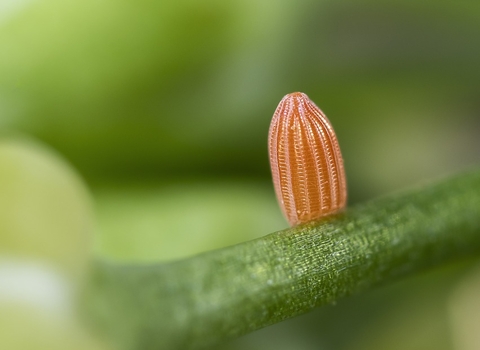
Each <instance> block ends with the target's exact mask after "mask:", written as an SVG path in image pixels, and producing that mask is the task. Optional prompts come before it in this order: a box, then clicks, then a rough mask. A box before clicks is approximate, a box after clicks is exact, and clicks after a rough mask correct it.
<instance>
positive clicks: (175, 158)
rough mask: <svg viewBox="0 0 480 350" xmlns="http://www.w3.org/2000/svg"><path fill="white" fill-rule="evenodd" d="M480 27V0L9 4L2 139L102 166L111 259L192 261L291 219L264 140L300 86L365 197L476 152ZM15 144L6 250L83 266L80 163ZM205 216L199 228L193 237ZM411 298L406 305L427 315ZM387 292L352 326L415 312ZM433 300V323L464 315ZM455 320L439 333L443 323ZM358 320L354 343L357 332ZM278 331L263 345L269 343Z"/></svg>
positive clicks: (103, 224)
mask: <svg viewBox="0 0 480 350" xmlns="http://www.w3.org/2000/svg"><path fill="white" fill-rule="evenodd" d="M479 37H480V2H478V1H476V0H470V1H462V2H453V1H447V0H439V1H436V2H434V3H432V2H431V1H426V0H421V1H414V0H403V1H400V0H393V1H390V0H389V1H386V0H367V1H363V2H358V1H353V0H346V1H333V0H322V1H313V0H300V1H287V0H281V1H268V0H266V1H257V0H236V1H230V2H225V1H220V0H205V1H201V2H199V1H194V0H182V1H148V0H141V1H129V0H117V1H112V0H99V1H91V0H85V1H60V0H16V1H15V0H0V131H1V133H0V134H2V135H8V134H9V133H11V132H14V133H16V134H18V133H19V134H27V135H29V136H32V137H34V138H36V139H38V140H40V141H41V142H43V143H45V144H47V145H48V146H49V147H52V148H54V149H55V150H56V151H58V152H59V153H60V154H61V155H62V156H64V157H66V158H67V160H68V161H69V162H70V163H71V164H73V167H74V168H76V169H77V170H78V171H79V172H80V174H81V175H82V176H83V177H85V178H86V180H87V182H88V184H89V185H90V187H91V188H92V190H93V196H94V198H95V201H96V215H97V221H98V227H99V229H98V230H97V234H96V236H95V246H94V248H95V252H96V254H98V255H103V256H105V257H108V258H111V259H115V260H122V261H132V260H133V261H143V262H147V261H148V262H151V261H154V260H164V259H171V258H179V257H183V256H187V255H191V254H195V253H198V252H201V251H204V250H208V249H212V248H216V247H220V246H223V245H228V244H234V243H237V242H241V241H242V240H246V239H251V238H254V237H257V236H259V235H263V234H266V233H269V232H271V231H274V230H277V229H279V228H281V227H283V226H284V225H286V224H285V221H284V220H283V219H282V218H280V214H279V211H278V209H277V207H276V203H275V199H274V195H273V189H272V186H271V185H270V179H269V177H270V175H269V169H268V157H267V151H266V135H267V130H268V125H269V122H270V118H271V115H272V114H273V111H274V109H275V107H276V104H277V103H278V102H279V101H280V99H281V98H282V96H283V95H285V94H286V93H289V92H292V91H303V92H306V93H307V94H308V95H309V96H310V97H311V98H312V99H313V100H314V101H315V102H316V103H317V104H318V105H319V106H320V107H321V108H322V109H323V110H324V111H325V112H326V114H327V115H328V116H329V118H330V120H331V121H332V123H333V125H334V127H335V130H336V131H337V135H338V137H339V140H340V145H341V147H342V152H343V155H344V158H345V164H346V168H347V177H348V184H349V197H350V203H354V202H356V201H360V200H365V199H367V198H371V197H373V196H376V195H379V194H382V193H384V192H387V191H390V190H394V189H397V188H401V187H404V186H406V185H409V184H411V183H415V182H418V181H423V180H425V179H428V178H432V177H437V176H439V175H442V174H446V173H451V172H455V171H457V170H458V169H461V168H463V167H465V166H468V165H469V164H472V163H474V162H477V161H478V160H479V155H480V138H479V137H478V135H479V130H480V118H479V114H480V104H479V101H480V100H479V94H478V92H479V91H480V69H479V63H478V62H480V45H478V38H479ZM4 144H5V143H4V142H2V144H1V145H2V148H1V149H0V208H1V211H0V219H1V220H0V248H1V249H3V250H2V251H1V252H2V254H4V253H5V252H6V253H8V254H13V253H21V254H24V255H25V256H29V257H47V259H52V261H57V262H58V261H61V262H62V264H63V262H65V264H66V265H70V264H72V266H76V263H75V262H74V261H84V260H85V259H86V252H87V248H85V247H86V246H85V245H84V243H83V239H84V238H86V237H87V236H88V233H89V229H85V227H84V226H83V219H84V218H89V214H86V211H88V209H85V211H84V209H83V208H84V207H82V205H84V204H81V203H80V202H82V203H83V201H84V199H80V197H82V196H84V195H83V194H82V195H80V197H77V193H78V192H77V191H80V192H81V191H83V190H81V189H80V188H82V185H81V183H79V182H78V180H77V179H76V178H75V177H76V175H74V173H73V172H72V171H71V169H69V168H68V166H67V165H65V163H64V161H63V160H58V159H57V158H56V157H57V156H56V155H52V154H51V153H50V151H45V148H44V147H43V146H39V145H38V144H35V145H33V144H31V143H28V144H24V143H23V141H22V142H21V143H20V144H17V141H14V143H13V144H16V145H17V146H15V147H14V148H13V149H10V148H9V147H10V146H8V147H7V148H5V147H4V146H3V145H4ZM5 150H6V151H5ZM1 152H3V153H1ZM12 152H13V153H12ZM12 154H13V155H12ZM19 172H21V173H22V174H24V176H18V175H16V174H18V173H19ZM79 189H80V190H79ZM82 198H83V197H82ZM77 200H79V202H78V203H77V202H76V201H77ZM87 201H88V200H87ZM14 203H17V204H15V206H14ZM87 207H88V205H87ZM12 208H13V209H12ZM52 208H53V209H52ZM23 218H37V219H38V220H37V221H35V220H33V219H29V220H26V219H25V220H23ZM87 221H88V220H87ZM12 222H14V224H12ZM20 224H21V225H20ZM69 225H71V226H69ZM7 226H8V228H7ZM191 226H195V227H197V228H199V227H200V228H201V229H200V228H199V229H198V232H197V233H198V235H197V236H195V237H185V236H184V234H185V233H186V232H190V231H191V229H190V227H191ZM12 227H13V229H12ZM11 232H14V233H13V234H12V233H11ZM65 232H68V233H69V235H65ZM245 232H248V233H249V234H250V235H249V236H245V235H244V233H245ZM83 235H85V236H83ZM47 236H48V237H58V239H57V238H55V239H53V238H46V237H47ZM26 237H28V239H27V238H26ZM71 237H74V238H73V239H71V240H70V238H71ZM77 239H78V242H80V243H78V245H77V244H76V243H75V242H77ZM44 242H47V243H48V242H50V243H51V244H50V243H48V244H45V243H44ZM72 247H73V248H72ZM77 259H78V260H77ZM67 261H68V262H67ZM425 289H426V290H428V291H432V290H435V289H436V287H435V286H433V287H432V285H428V286H427V285H426V286H425ZM392 293H393V292H392ZM400 294H401V293H400ZM392 295H393V294H392ZM412 300H413V301H412V303H410V304H409V303H408V302H405V304H404V305H405V306H404V311H405V314H404V315H417V314H418V313H417V311H418V301H416V300H415V297H412ZM419 300H420V299H419ZM422 300H423V299H422ZM375 303H376V302H375ZM375 303H372V302H367V301H365V300H363V299H361V298H360V299H355V300H354V301H352V302H351V304H348V305H349V306H348V307H347V306H345V307H344V308H343V309H342V310H343V311H342V312H341V313H339V315H340V316H338V317H339V318H338V319H339V320H341V321H338V322H337V323H336V324H337V325H338V327H340V328H341V327H343V326H342V325H343V323H344V322H347V320H349V319H350V318H351V317H353V316H355V317H357V318H359V319H363V318H365V317H367V316H369V317H371V319H372V320H371V324H377V323H375V322H378V324H382V322H383V320H393V321H392V322H396V321H395V320H397V321H398V322H400V323H401V322H402V320H405V318H404V315H403V316H402V315H399V314H398V315H399V316H398V317H397V313H395V314H394V315H395V316H388V315H384V314H383V313H378V314H377V313H374V314H372V315H369V314H370V311H369V310H370V309H369V307H371V306H372V304H375ZM346 305H347V304H346ZM382 305H383V306H382ZM402 305H403V304H402ZM424 306H425V311H424V313H425V316H424V317H425V320H427V319H429V318H430V319H432V320H437V321H438V320H443V321H445V320H446V318H447V317H448V316H446V315H443V316H442V315H438V314H437V313H436V310H435V307H432V308H429V305H424ZM382 307H386V306H385V304H381V305H380V306H379V308H382ZM356 309H359V310H360V311H358V310H357V311H358V312H357V311H355V310H356ZM333 310H334V311H325V312H326V313H328V312H330V313H331V314H335V313H336V312H337V311H338V309H333ZM352 310H353V311H352ZM422 310H423V309H422ZM400 311H402V310H400ZM400 311H399V312H400ZM355 312H357V313H355ZM422 312H423V311H422ZM352 315H353V316H352ZM330 316H331V315H330ZM377 316H378V319H377V321H374V320H373V319H374V318H375V317H377ZM389 317H390V318H389ZM412 317H416V316H412ZM419 317H420V316H419ZM422 317H423V316H422ZM415 319H416V320H418V322H419V323H418V324H419V326H418V327H419V328H422V327H423V325H425V324H427V323H428V322H427V321H424V322H423V321H421V320H422V319H421V318H418V319H417V318H415ZM0 321H1V320H0ZM443 321H439V322H438V323H434V324H437V325H439V326H438V327H436V326H435V327H436V328H435V330H434V331H432V332H431V333H429V334H437V335H438V334H443V333H444V329H445V328H444V323H442V322H443ZM299 322H300V321H299ZM388 322H390V321H388ZM327 323H328V322H327ZM361 323H362V322H358V323H355V324H352V327H351V329H350V331H351V333H350V335H349V334H347V335H342V337H345V338H346V339H345V344H347V343H348V342H349V341H353V340H352V339H357V338H355V337H357V333H358V332H361V331H362V330H364V328H362V327H361V326H360V324H361ZM407 323H408V322H407V321H406V322H405V324H407ZM299 324H301V323H299ZM369 324H370V323H369ZM302 327H304V326H299V327H297V328H296V330H298V329H301V328H302ZM375 327H376V326H375ZM375 327H374V326H372V328H371V329H376V331H377V332H378V334H379V336H381V335H382V334H387V335H385V339H387V340H385V342H383V340H382V342H380V341H379V340H378V341H376V343H375V344H377V348H385V347H384V344H389V343H390V344H391V343H392V342H396V341H397V340H396V339H397V336H398V334H403V335H404V334H405V333H409V332H410V331H411V330H410V329H409V328H408V327H403V326H401V325H399V326H398V327H396V326H395V327H393V326H392V327H393V328H394V329H397V333H395V332H393V333H395V334H393V333H389V331H388V330H386V331H385V332H383V331H382V330H381V329H378V328H375ZM380 328H381V327H380ZM386 328H388V327H387V326H385V328H384V329H386ZM354 330H357V331H356V332H357V333H355V331H354ZM308 332H310V333H308ZM315 332H317V330H316V329H314V330H310V331H306V330H305V331H298V333H295V335H292V337H293V338H291V339H294V340H293V341H292V344H296V345H297V346H298V347H296V348H298V349H300V348H301V346H300V345H301V344H302V343H305V344H308V345H306V347H305V348H306V349H309V348H315V349H318V348H319V347H318V344H324V348H325V349H336V348H340V345H338V343H335V341H332V340H331V339H333V338H332V337H337V336H338V335H335V334H336V333H334V332H333V331H332V332H331V333H329V332H323V333H321V336H320V337H313V338H312V336H311V334H313V333H315ZM364 332H373V331H371V330H368V331H367V330H364ZM382 332H383V333H382ZM304 333H305V334H304ZM306 333H308V334H310V335H307V334H306ZM272 334H273V335H269V334H266V335H265V338H261V336H260V337H259V338H258V339H257V340H256V342H257V343H256V344H267V345H265V346H263V347H262V348H268V347H269V345H268V344H272V343H271V342H272V340H271V339H270V338H269V337H277V336H278V333H276V334H275V333H272ZM285 334H290V335H291V333H285ZM352 334H353V335H352ZM358 337H359V339H360V338H361V339H362V340H359V342H361V344H365V345H362V346H363V348H371V349H373V348H374V346H373V345H372V344H373V343H372V342H374V341H373V340H371V339H370V340H369V339H367V338H368V336H367V337H366V338H365V337H363V336H360V335H358ZM435 337H436V336H434V335H432V336H429V337H427V338H428V339H433V338H435ZM262 339H263V340H262ZM266 339H267V340H266ZM280 339H283V338H280ZM370 341H372V342H370ZM262 342H263V343H262ZM426 342H427V343H428V340H426ZM284 344H289V342H288V341H286V340H285V341H284ZM312 344H313V345H312ZM378 344H380V345H378ZM401 344H404V343H401ZM405 344H407V343H405ZM430 344H433V345H432V346H437V345H436V344H438V343H437V342H435V341H432V342H431V343H430ZM239 346H240V345H239ZM292 346H293V345H292ZM308 346H310V347H308ZM312 346H313V347H312ZM247 347H248V348H254V346H253V345H252V344H251V343H250V344H249V345H248V346H247ZM359 347H360V346H359ZM343 348H348V347H347V345H345V347H343ZM350 348H356V347H355V346H353V347H350ZM404 348H409V345H405V347H404ZM411 348H414V347H413V346H411ZM435 348H438V347H435Z"/></svg>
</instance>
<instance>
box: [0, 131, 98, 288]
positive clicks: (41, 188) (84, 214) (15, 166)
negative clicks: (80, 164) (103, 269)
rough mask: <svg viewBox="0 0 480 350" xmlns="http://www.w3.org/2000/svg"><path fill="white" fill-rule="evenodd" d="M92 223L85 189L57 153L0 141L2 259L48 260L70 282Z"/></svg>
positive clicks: (80, 268)
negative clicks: (67, 277) (69, 278)
mask: <svg viewBox="0 0 480 350" xmlns="http://www.w3.org/2000/svg"><path fill="white" fill-rule="evenodd" d="M92 226H93V219H92V212H91V205H90V200H89V197H88V194H87V191H86V188H85V186H84V184H83V183H82V181H81V180H80V178H79V176H77V174H76V173H75V172H74V171H73V170H72V168H71V167H70V166H69V165H68V164H67V163H66V162H65V161H64V160H63V159H61V157H59V156H58V155H57V154H55V152H53V151H51V150H49V149H47V148H46V147H44V146H42V145H40V144H38V143H36V142H32V141H30V140H26V139H23V138H14V137H5V138H3V139H1V140H0V257H14V258H25V259H26V260H29V261H32V260H33V261H35V260H38V261H40V262H42V263H47V264H51V266H52V267H54V268H55V269H56V270H59V271H61V272H62V273H64V274H65V276H69V277H73V279H72V280H74V279H76V278H77V277H79V276H81V275H82V274H83V272H84V271H85V266H86V263H87V261H88V258H89V250H90V248H89V240H90V234H91V232H92Z"/></svg>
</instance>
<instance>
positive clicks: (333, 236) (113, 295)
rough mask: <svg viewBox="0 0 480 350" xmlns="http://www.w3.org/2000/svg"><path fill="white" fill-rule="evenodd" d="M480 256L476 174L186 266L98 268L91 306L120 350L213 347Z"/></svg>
mask: <svg viewBox="0 0 480 350" xmlns="http://www.w3.org/2000/svg"><path fill="white" fill-rule="evenodd" d="M132 234H135V233H134V232H132ZM194 234H195V232H192V235H194ZM225 234H228V232H226V233H225ZM479 252H480V170H477V171H471V172H469V173H465V174H463V175H460V176H457V177H454V178H450V179H447V180H445V181H443V182H441V183H438V184H435V185H430V186H424V187H420V188H417V189H415V190H412V191H408V192H403V193H398V194H395V195H391V196H388V197H384V198H380V199H377V200H373V201H370V202H368V203H365V204H362V205H358V206H355V207H352V208H350V209H348V210H347V211H345V212H343V213H341V214H338V215H335V216H331V217H328V218H324V219H322V220H320V221H317V222H310V223H308V224H305V225H301V226H297V227H294V228H291V229H287V230H284V231H280V232H276V233H273V234H269V235H267V236H265V237H262V238H260V239H256V240H253V241H249V242H245V243H242V244H239V245H236V246H231V247H227V248H224V249H221V250H216V251H211V252H207V253H204V254H201V255H198V256H194V257H192V258H189V259H185V260H181V261H175V262H171V263H167V264H158V265H119V264H115V263H111V262H110V263H107V262H104V261H97V262H96V263H95V264H93V267H92V270H93V271H92V278H91V280H90V284H89V286H88V288H87V292H86V297H85V306H86V309H87V310H88V316H89V318H90V319H91V320H92V321H93V322H94V323H95V324H96V325H97V327H99V328H101V329H103V331H104V332H105V333H106V334H107V335H108V336H109V338H110V339H113V340H114V342H115V343H116V344H117V345H118V346H119V348H123V349H138V350H140V349H142V350H144V349H195V348H209V347H211V346H214V345H215V344H218V343H220V342H222V341H224V340H227V339H231V338H234V337H237V336H240V335H243V334H246V333H249V332H252V331H254V330H257V329H259V328H262V327H265V326H268V325H271V324H274V323H277V322H280V321H282V320H285V319H287V318H290V317H293V316H296V315H299V314H302V313H305V312H307V311H309V310H311V309H313V308H315V307H318V306H321V305H325V304H328V303H333V302H335V301H336V300H337V299H339V298H342V297H345V296H347V295H350V294H352V293H358V292H360V291H362V290H365V289H367V288H370V287H372V286H374V285H378V284H379V283H386V282H388V281H389V280H392V279H395V278H398V277H400V276H405V275H409V274H412V273H415V272H418V271H421V270H423V269H425V268H428V267H431V266H434V265H439V264H443V263H446V262H448V261H451V260H457V259H461V258H464V257H467V256H471V255H474V254H479Z"/></svg>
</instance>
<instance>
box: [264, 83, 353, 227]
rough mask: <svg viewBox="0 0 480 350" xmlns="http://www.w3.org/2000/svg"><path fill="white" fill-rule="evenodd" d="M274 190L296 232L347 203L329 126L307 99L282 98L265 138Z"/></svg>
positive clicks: (297, 96) (299, 95)
mask: <svg viewBox="0 0 480 350" xmlns="http://www.w3.org/2000/svg"><path fill="white" fill-rule="evenodd" d="M268 148H269V155H270V166H271V169H272V178H273V184H274V187H275V193H276V195H277V199H278V202H279V204H280V207H281V209H282V211H283V214H284V215H285V217H286V219H287V220H288V222H289V223H290V225H292V226H295V225H298V224H302V223H305V222H308V221H310V220H315V219H318V218H320V217H323V216H326V215H331V214H334V213H337V212H338V211H341V210H342V209H343V208H344V207H345V205H346V202H347V185H346V179H345V169H344V166H343V159H342V154H341V153H340V147H339V145H338V140H337V137H336V135H335V132H334V131H333V127H332V124H331V123H330V121H329V120H328V118H327V117H326V116H325V114H323V112H322V111H321V110H320V108H318V107H317V106H316V105H315V104H314V103H313V102H312V101H311V100H310V99H309V98H308V96H307V95H306V94H304V93H301V92H294V93H291V94H288V95H286V96H285V97H284V98H283V99H282V100H281V101H280V103H279V104H278V107H277V109H276V110H275V113H274V114H273V118H272V122H271V124H270V130H269V136H268Z"/></svg>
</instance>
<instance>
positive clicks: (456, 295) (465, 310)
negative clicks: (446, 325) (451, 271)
mask: <svg viewBox="0 0 480 350" xmlns="http://www.w3.org/2000/svg"><path fill="white" fill-rule="evenodd" d="M449 306H450V320H451V325H452V333H453V340H454V345H455V347H454V349H455V350H478V349H480V266H479V267H477V268H476V269H475V270H474V271H472V272H471V273H470V274H468V275H467V276H466V277H465V278H464V279H463V280H462V281H461V282H460V283H459V284H458V285H457V287H456V288H455V290H454V291H453V293H452V296H451V299H450V305H449Z"/></svg>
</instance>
